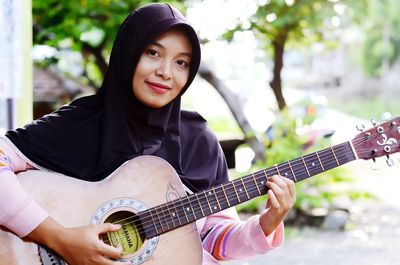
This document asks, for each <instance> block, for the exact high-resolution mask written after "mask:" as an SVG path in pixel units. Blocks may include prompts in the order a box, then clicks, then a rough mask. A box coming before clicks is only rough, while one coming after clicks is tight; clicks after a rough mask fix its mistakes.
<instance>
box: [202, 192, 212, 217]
mask: <svg viewBox="0 0 400 265" xmlns="http://www.w3.org/2000/svg"><path fill="white" fill-rule="evenodd" d="M203 194H204V197H205V198H206V201H207V204H208V208H210V212H211V213H213V210H212V208H211V205H210V202H209V201H208V198H207V194H206V191H203Z"/></svg>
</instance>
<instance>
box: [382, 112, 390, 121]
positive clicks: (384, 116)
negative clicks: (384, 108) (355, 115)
mask: <svg viewBox="0 0 400 265" xmlns="http://www.w3.org/2000/svg"><path fill="white" fill-rule="evenodd" d="M391 117H392V114H391V113H390V112H384V113H382V114H381V119H382V121H388V120H390V118H391Z"/></svg>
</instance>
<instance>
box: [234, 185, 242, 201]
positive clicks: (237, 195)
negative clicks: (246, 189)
mask: <svg viewBox="0 0 400 265" xmlns="http://www.w3.org/2000/svg"><path fill="white" fill-rule="evenodd" d="M232 186H233V189H234V190H235V193H236V197H237V198H238V200H239V202H241V200H240V197H239V194H238V193H237V190H236V186H235V181H232Z"/></svg>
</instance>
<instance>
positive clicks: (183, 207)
mask: <svg viewBox="0 0 400 265" xmlns="http://www.w3.org/2000/svg"><path fill="white" fill-rule="evenodd" d="M179 201H180V203H181V207H182V210H183V213H184V214H185V217H186V221H187V222H188V223H189V222H190V221H189V217H188V216H187V214H186V209H185V206H184V205H183V200H182V199H179Z"/></svg>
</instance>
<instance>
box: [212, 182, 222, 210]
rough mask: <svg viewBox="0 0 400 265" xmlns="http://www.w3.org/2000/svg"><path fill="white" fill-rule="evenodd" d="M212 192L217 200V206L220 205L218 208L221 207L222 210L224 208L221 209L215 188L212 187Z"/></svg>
mask: <svg viewBox="0 0 400 265" xmlns="http://www.w3.org/2000/svg"><path fill="white" fill-rule="evenodd" d="M212 190H213V192H214V196H215V200H216V202H217V204H218V207H219V209H220V210H221V209H222V208H221V205H220V204H219V200H218V197H217V193H216V192H215V188H214V187H212Z"/></svg>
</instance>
